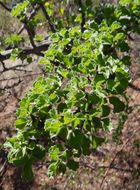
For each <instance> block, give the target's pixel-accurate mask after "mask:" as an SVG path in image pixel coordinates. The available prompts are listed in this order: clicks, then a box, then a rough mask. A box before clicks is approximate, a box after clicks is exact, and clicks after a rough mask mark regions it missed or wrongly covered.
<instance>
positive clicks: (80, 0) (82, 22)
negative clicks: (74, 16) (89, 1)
mask: <svg viewBox="0 0 140 190" xmlns="http://www.w3.org/2000/svg"><path fill="white" fill-rule="evenodd" d="M78 3H79V12H80V13H81V15H82V21H81V32H84V30H85V28H84V25H85V22H86V19H85V12H84V11H83V3H82V0H79V1H78Z"/></svg>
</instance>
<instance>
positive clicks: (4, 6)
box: [0, 1, 11, 12]
mask: <svg viewBox="0 0 140 190" xmlns="http://www.w3.org/2000/svg"><path fill="white" fill-rule="evenodd" d="M0 5H1V7H3V8H4V9H5V10H6V11H8V12H11V9H10V8H9V7H7V6H6V5H5V4H4V3H3V2H1V1H0Z"/></svg>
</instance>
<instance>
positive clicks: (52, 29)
mask: <svg viewBox="0 0 140 190" xmlns="http://www.w3.org/2000/svg"><path fill="white" fill-rule="evenodd" d="M40 8H41V9H42V12H43V13H44V16H45V18H46V20H47V21H48V23H49V26H50V28H51V31H52V32H56V28H55V26H54V25H53V23H52V22H51V19H50V17H49V15H48V13H47V11H46V9H45V6H44V4H42V3H41V4H40Z"/></svg>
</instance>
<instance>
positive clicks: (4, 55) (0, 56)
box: [0, 40, 52, 61]
mask: <svg viewBox="0 0 140 190" xmlns="http://www.w3.org/2000/svg"><path fill="white" fill-rule="evenodd" d="M51 43H52V42H51V41H48V40H45V41H43V42H42V43H40V44H38V45H36V47H30V48H24V49H22V51H21V52H20V54H19V57H22V56H27V55H30V54H35V55H41V56H42V55H43V54H41V52H44V51H46V50H48V48H49V46H50V45H51ZM12 51H13V49H10V50H6V51H4V52H1V53H0V61H4V60H7V59H9V58H10V56H11V54H12Z"/></svg>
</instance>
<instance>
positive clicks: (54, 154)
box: [49, 145, 60, 161]
mask: <svg viewBox="0 0 140 190" xmlns="http://www.w3.org/2000/svg"><path fill="white" fill-rule="evenodd" d="M49 156H50V158H51V160H53V161H57V160H58V159H59V156H60V150H59V147H58V146H57V145H54V146H51V148H50V149H49Z"/></svg>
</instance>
